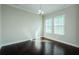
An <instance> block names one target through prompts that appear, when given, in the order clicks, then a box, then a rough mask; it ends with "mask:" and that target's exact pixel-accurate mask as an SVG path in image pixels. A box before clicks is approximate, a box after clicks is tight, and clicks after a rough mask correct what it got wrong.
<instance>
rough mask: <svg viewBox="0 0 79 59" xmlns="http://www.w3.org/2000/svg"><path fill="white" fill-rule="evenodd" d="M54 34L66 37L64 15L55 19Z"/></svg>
mask: <svg viewBox="0 0 79 59" xmlns="http://www.w3.org/2000/svg"><path fill="white" fill-rule="evenodd" d="M54 33H55V34H59V35H64V15H60V16H56V17H54Z"/></svg>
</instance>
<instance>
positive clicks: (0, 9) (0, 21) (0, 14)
mask: <svg viewBox="0 0 79 59" xmlns="http://www.w3.org/2000/svg"><path fill="white" fill-rule="evenodd" d="M0 47H1V5H0Z"/></svg>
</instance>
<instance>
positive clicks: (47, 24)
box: [45, 19, 52, 33]
mask: <svg viewBox="0 0 79 59" xmlns="http://www.w3.org/2000/svg"><path fill="white" fill-rule="evenodd" d="M45 31H46V33H52V19H46V20H45Z"/></svg>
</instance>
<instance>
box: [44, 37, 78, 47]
mask: <svg viewBox="0 0 79 59" xmlns="http://www.w3.org/2000/svg"><path fill="white" fill-rule="evenodd" d="M45 38H47V37H45ZM48 39H50V38H48ZM50 40H54V41H58V42H60V43H64V44H67V45H70V46H73V47H77V48H79V45H76V44H72V43H68V42H65V41H61V40H57V39H55V38H54V39H50Z"/></svg>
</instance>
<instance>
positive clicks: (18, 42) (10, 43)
mask: <svg viewBox="0 0 79 59" xmlns="http://www.w3.org/2000/svg"><path fill="white" fill-rule="evenodd" d="M24 41H28V40H23V41H17V42H10V43H6V44H2V46H7V45H11V44H16V43H20V42H24Z"/></svg>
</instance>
